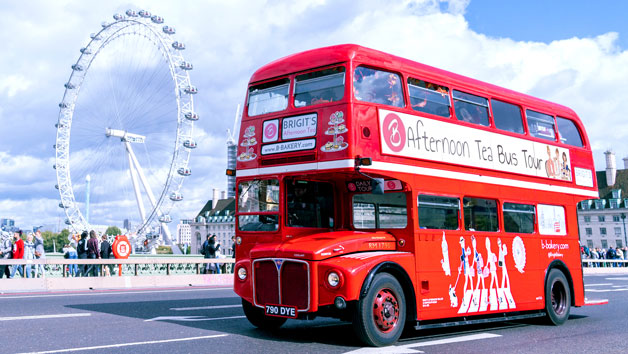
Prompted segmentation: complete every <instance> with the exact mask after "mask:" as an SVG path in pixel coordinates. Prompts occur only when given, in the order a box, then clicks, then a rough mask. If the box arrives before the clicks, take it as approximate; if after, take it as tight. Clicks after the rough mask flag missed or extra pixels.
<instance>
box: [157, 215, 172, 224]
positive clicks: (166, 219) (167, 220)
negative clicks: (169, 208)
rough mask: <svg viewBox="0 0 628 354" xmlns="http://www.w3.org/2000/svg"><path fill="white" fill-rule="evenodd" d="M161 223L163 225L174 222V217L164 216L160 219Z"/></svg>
mask: <svg viewBox="0 0 628 354" xmlns="http://www.w3.org/2000/svg"><path fill="white" fill-rule="evenodd" d="M159 221H160V222H163V223H169V222H172V217H170V215H162V216H160V217H159Z"/></svg>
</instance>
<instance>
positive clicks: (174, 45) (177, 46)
mask: <svg viewBox="0 0 628 354" xmlns="http://www.w3.org/2000/svg"><path fill="white" fill-rule="evenodd" d="M172 48H174V49H176V50H183V49H185V44H183V43H182V42H174V43H172Z"/></svg>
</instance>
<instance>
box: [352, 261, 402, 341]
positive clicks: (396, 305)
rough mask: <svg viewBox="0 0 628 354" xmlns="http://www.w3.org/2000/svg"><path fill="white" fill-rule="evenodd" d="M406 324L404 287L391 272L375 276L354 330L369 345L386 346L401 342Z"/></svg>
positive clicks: (361, 305)
mask: <svg viewBox="0 0 628 354" xmlns="http://www.w3.org/2000/svg"><path fill="white" fill-rule="evenodd" d="M405 322H406V300H405V296H404V293H403V289H402V288H401V285H400V284H399V282H398V281H397V279H395V277H393V276H392V275H390V274H388V273H380V274H377V275H376V276H375V278H374V279H373V283H372V284H371V287H370V288H369V291H368V293H367V294H366V296H363V297H361V298H360V300H359V301H358V305H357V308H356V310H355V313H354V318H353V329H354V331H355V332H356V334H357V335H358V337H359V338H360V340H362V342H364V343H365V344H366V345H370V346H377V347H381V346H385V345H390V344H393V343H395V342H396V341H397V339H399V337H400V336H401V333H402V332H403V327H404V325H405Z"/></svg>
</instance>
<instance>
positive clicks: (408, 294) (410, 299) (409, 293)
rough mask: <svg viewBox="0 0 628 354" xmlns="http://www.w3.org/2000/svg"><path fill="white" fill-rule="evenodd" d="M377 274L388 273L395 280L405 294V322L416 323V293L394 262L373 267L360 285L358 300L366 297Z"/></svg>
mask: <svg viewBox="0 0 628 354" xmlns="http://www.w3.org/2000/svg"><path fill="white" fill-rule="evenodd" d="M378 273H389V274H390V275H392V276H393V277H395V278H396V279H397V281H398V282H399V284H400V285H401V288H402V289H403V292H404V294H405V298H406V302H407V303H408V304H407V305H406V308H407V310H408V311H407V316H406V320H407V321H416V320H417V310H416V292H415V291H414V285H413V283H412V280H411V279H410V276H409V275H408V273H407V272H406V270H405V269H404V268H403V267H402V266H400V265H399V264H397V263H395V262H390V261H387V262H382V263H379V264H378V265H376V266H375V267H373V269H371V270H370V271H369V274H367V276H366V278H365V279H364V282H363V283H362V289H361V290H360V298H361V297H363V296H366V293H367V292H368V291H369V288H370V286H371V284H372V283H373V278H374V277H375V275H377V274H378Z"/></svg>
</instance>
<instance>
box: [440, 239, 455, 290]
mask: <svg viewBox="0 0 628 354" xmlns="http://www.w3.org/2000/svg"><path fill="white" fill-rule="evenodd" d="M440 246H441V248H442V250H443V259H441V260H440V264H441V267H443V271H445V275H447V276H451V268H450V267H449V246H447V239H446V238H445V231H443V241H442V242H441V243H440ZM456 302H457V301H456Z"/></svg>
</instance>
